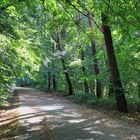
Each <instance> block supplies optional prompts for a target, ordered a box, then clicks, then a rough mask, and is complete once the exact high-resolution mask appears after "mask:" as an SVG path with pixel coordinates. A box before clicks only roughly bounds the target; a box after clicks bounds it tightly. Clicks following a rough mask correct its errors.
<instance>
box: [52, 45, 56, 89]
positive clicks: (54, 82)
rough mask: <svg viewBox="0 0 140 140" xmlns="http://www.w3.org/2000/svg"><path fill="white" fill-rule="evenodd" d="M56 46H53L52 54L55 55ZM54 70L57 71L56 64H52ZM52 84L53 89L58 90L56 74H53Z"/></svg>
mask: <svg viewBox="0 0 140 140" xmlns="http://www.w3.org/2000/svg"><path fill="white" fill-rule="evenodd" d="M54 49H55V48H54V44H53V46H52V53H53V54H54ZM52 68H53V70H54V69H55V66H54V62H52ZM52 84H53V89H54V90H55V89H56V88H57V83H56V76H55V73H54V72H53V74H52Z"/></svg>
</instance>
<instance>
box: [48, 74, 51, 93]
mask: <svg viewBox="0 0 140 140" xmlns="http://www.w3.org/2000/svg"><path fill="white" fill-rule="evenodd" d="M50 89H51V74H50V72H48V90H50Z"/></svg>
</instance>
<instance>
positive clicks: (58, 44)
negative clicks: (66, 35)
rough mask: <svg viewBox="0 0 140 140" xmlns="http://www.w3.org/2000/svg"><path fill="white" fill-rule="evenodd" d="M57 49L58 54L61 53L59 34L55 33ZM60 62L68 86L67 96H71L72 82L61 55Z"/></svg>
mask: <svg viewBox="0 0 140 140" xmlns="http://www.w3.org/2000/svg"><path fill="white" fill-rule="evenodd" d="M57 48H58V50H59V51H60V52H62V48H61V44H60V32H57ZM61 62H62V66H63V71H64V75H65V78H66V81H67V85H68V95H73V86H72V82H71V79H70V76H69V73H68V70H67V68H66V64H65V59H64V57H63V56H62V55H61Z"/></svg>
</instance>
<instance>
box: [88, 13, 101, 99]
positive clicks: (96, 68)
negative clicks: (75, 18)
mask: <svg viewBox="0 0 140 140" xmlns="http://www.w3.org/2000/svg"><path fill="white" fill-rule="evenodd" d="M91 18H92V15H91V14H90V13H88V21H89V27H90V28H91V29H92V28H93V24H92V20H91ZM91 48H92V55H93V59H94V60H93V63H94V71H95V75H96V76H97V77H98V75H99V74H100V69H99V64H98V61H97V58H96V45H95V40H94V37H93V35H92V38H91ZM96 96H97V98H101V96H102V84H101V81H100V80H99V79H98V78H97V79H96Z"/></svg>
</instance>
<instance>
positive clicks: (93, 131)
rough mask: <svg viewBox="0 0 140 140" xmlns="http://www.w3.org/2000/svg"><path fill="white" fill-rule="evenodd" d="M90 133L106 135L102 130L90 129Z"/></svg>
mask: <svg viewBox="0 0 140 140" xmlns="http://www.w3.org/2000/svg"><path fill="white" fill-rule="evenodd" d="M89 133H90V134H99V135H104V133H103V132H101V131H95V130H92V131H90V132H89Z"/></svg>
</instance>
